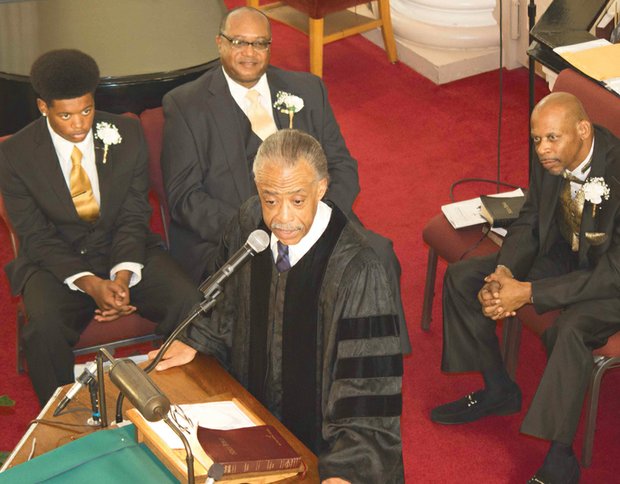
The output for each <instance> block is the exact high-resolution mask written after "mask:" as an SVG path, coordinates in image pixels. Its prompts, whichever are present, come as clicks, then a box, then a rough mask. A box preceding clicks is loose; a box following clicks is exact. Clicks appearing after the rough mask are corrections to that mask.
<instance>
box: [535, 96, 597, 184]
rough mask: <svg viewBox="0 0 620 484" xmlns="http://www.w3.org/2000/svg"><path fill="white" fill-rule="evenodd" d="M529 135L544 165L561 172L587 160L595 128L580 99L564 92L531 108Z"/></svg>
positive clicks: (546, 167)
mask: <svg viewBox="0 0 620 484" xmlns="http://www.w3.org/2000/svg"><path fill="white" fill-rule="evenodd" d="M531 135H532V139H533V141H534V145H535V148H536V154H537V155H538V160H539V161H540V163H541V164H542V166H543V168H544V169H545V170H547V171H548V172H549V173H551V174H552V175H560V174H561V173H562V172H563V171H564V170H565V169H566V170H571V171H572V170H574V169H575V168H577V167H578V166H579V165H580V164H581V163H582V162H583V161H584V160H585V159H586V157H587V156H588V153H589V152H590V148H591V147H592V141H593V138H594V131H593V129H592V123H590V119H589V118H588V114H587V113H586V111H585V109H584V108H583V105H582V104H581V101H579V99H577V97H575V96H574V95H572V94H569V93H567V92H555V93H552V94H549V95H548V96H546V97H544V98H543V99H542V100H541V101H540V102H539V103H538V104H537V105H536V107H535V108H534V110H533V111H532V119H531Z"/></svg>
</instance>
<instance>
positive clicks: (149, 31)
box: [0, 0, 226, 79]
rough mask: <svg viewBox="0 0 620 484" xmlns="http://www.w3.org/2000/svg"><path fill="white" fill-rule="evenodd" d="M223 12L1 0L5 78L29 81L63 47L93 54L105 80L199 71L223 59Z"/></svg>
mask: <svg viewBox="0 0 620 484" xmlns="http://www.w3.org/2000/svg"><path fill="white" fill-rule="evenodd" d="M225 12H226V7H225V5H224V1H223V0H104V1H102V0H22V1H8V2H7V1H6V0H4V1H3V0H0V75H1V74H4V75H5V77H12V76H16V77H20V76H28V74H29V72H30V66H31V65H32V63H33V61H34V60H35V59H36V58H37V57H38V56H39V55H41V54H42V53H44V52H47V51H49V50H52V49H61V48H76V49H80V50H82V51H84V52H87V53H88V54H90V55H92V56H93V57H94V58H95V60H96V61H97V63H98V64H99V68H100V70H101V76H102V78H103V79H105V78H110V77H111V78H118V77H125V76H140V75H145V74H154V73H164V72H170V71H177V70H181V69H187V68H191V67H195V66H200V65H203V64H206V63H208V62H209V61H211V60H213V59H216V58H217V57H218V52H217V48H216V45H215V36H216V35H217V33H218V32H219V23H220V21H221V18H222V16H223V14H224V13H225ZM7 75H8V76H7Z"/></svg>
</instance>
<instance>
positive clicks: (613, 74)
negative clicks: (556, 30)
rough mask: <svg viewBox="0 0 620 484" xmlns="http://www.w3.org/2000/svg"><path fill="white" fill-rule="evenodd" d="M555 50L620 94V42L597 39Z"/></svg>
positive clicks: (576, 66) (573, 64)
mask: <svg viewBox="0 0 620 484" xmlns="http://www.w3.org/2000/svg"><path fill="white" fill-rule="evenodd" d="M553 50H554V52H556V53H557V54H559V55H560V56H562V57H563V58H564V59H565V60H566V61H567V62H569V63H570V64H571V65H572V66H574V67H575V68H576V69H579V70H580V71H581V72H583V73H584V74H586V75H587V76H589V77H591V78H592V79H596V80H597V81H600V82H602V83H603V84H605V85H606V86H607V88H608V89H610V90H612V91H615V92H617V93H618V94H620V44H612V43H610V42H609V41H608V40H606V39H597V40H592V41H590V42H582V43H580V44H574V45H564V46H562V47H556V48H555V49H553Z"/></svg>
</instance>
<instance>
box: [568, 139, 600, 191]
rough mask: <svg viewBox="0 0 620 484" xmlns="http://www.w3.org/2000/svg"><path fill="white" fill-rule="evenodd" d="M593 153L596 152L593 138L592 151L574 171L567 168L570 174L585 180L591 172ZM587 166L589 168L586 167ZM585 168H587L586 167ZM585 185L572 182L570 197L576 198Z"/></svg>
mask: <svg viewBox="0 0 620 484" xmlns="http://www.w3.org/2000/svg"><path fill="white" fill-rule="evenodd" d="M592 153H594V140H592V146H591V147H590V152H589V153H588V155H587V156H586V159H585V160H583V161H582V162H581V163H579V166H578V167H577V168H575V169H574V170H573V171H570V170H566V171H567V172H568V173H569V174H571V175H572V176H574V177H575V178H577V179H578V180H581V181H585V180H586V178H588V175H589V174H590V169H591V167H590V166H589V165H590V161H591V160H592ZM586 167H587V168H586ZM584 168H585V169H584ZM582 186H583V185H582V184H580V183H577V182H574V181H571V182H570V197H571V198H572V199H573V200H574V199H575V197H576V196H577V192H578V191H579V190H580V189H581V187H582Z"/></svg>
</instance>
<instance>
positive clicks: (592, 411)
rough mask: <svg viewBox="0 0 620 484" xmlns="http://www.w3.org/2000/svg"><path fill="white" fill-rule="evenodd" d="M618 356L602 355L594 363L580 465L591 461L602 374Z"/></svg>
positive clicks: (614, 363) (615, 364)
mask: <svg viewBox="0 0 620 484" xmlns="http://www.w3.org/2000/svg"><path fill="white" fill-rule="evenodd" d="M619 363H620V358H607V357H602V358H601V359H600V360H599V361H598V362H596V363H595V364H594V369H593V370H592V376H591V377H590V385H589V387H588V394H587V396H586V402H585V405H586V421H585V429H584V436H583V447H582V450H581V465H583V467H589V466H590V464H591V463H592V448H593V447H594V431H595V430H596V415H597V413H598V397H599V393H600V390H601V380H602V379H603V375H604V374H605V372H606V371H607V370H609V369H610V368H612V367H614V366H617V365H618V364H619Z"/></svg>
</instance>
